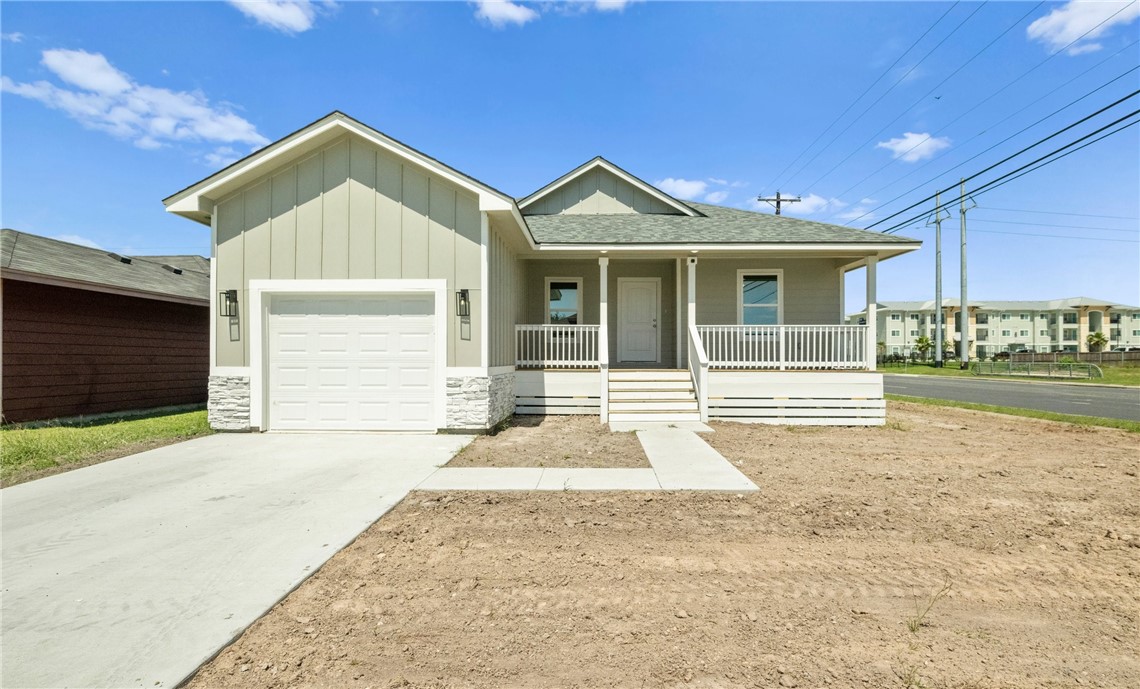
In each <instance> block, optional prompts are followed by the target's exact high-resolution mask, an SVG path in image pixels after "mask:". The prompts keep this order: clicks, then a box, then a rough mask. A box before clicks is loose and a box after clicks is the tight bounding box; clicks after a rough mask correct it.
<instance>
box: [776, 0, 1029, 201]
mask: <svg viewBox="0 0 1140 689" xmlns="http://www.w3.org/2000/svg"><path fill="white" fill-rule="evenodd" d="M1044 4H1045V2H1044V0H1042V2H1039V3H1037V4H1036V5H1034V6H1033V8H1032V9H1030V10H1029V11H1028V12H1026V13H1025V14H1024V15H1022V16H1021V18H1020V19H1018V20H1017V21H1016V22H1014V23H1013V24H1010V25H1009V26H1008V27H1007V28H1006V30H1005V31H1002V32H1001V33H1000V34H998V36H997V37H996V38H994V39H993V40H992V41H990V42H989V43H987V44H986V45H985V46H984V47H983V48H982V49H981V50H979V51H978V52H976V53H974V55H973V56H972V57H971V58H970V59H969V60H966V61H965V62H963V63H962V64H961V65H960V66H959V67H958V69H955V70H954V71H953V72H951V73H950V74H949V75H948V76H947V77H946V78H945V79H943V80H942V81H940V82H938V83H937V84H935V85H934V88H932V89H930V90H929V91H927V92H926V93H925V94H923V95H922V96H920V97H919V99H918V100H916V101H915V102H913V103H911V104H910V105H909V106H907V108H906V109H905V110H903V111H902V112H900V113H899V114H898V116H897V117H895V119H893V120H891V121H890V122H888V123H886V124H885V125H883V127H882V128H881V129H879V131H877V132H875V133H874V134H872V135H871V136H869V137H868V138H867V139H866V140H865V141H863V143H861V144H859V145H858V146H856V147H855V148H853V149H852V150H851V152H850V153H848V154H847V156H846V157H845V158H843V160H841V161H839V162H838V163H836V164H835V165H833V166H832V167H831V169H830V170H828V171H827V172H825V173H823V174H822V175H820V176H819V177H817V178H816V179H815V181H814V182H812V183H811V184H808V185H807V188H808V189H811V188H812V187H814V186H815V185H817V184H819V183H820V182H822V181H823V180H824V179H825V178H826V177H827V176H828V175H830V174H831V173H832V172H835V171H836V170H837V169H839V166H841V165H843V164H844V163H846V162H847V161H848V160H850V159H851V157H852V156H854V155H855V154H856V153H858V152H859V151H861V150H863V147H864V146H866V145H867V144H868V143H870V142H872V141H874V140H875V139H876V138H878V137H879V135H880V134H882V133H883V132H885V131H886V130H887V129H888V128H889V127H890V126H891V125H893V124H894V123H895V122H898V121H899V120H901V119H902V118H903V115H906V114H907V113H908V112H910V111H911V110H913V109H914V108H915V106H917V105H918V104H919V103H922V102H923V101H924V100H926V99H927V98H928V97H929V96H930V95H931V94H932V93H934V92H935V91H937V90H938V89H940V88H941V87H942V86H943V85H944V84H945V83H946V82H948V81H950V80H951V79H953V78H954V77H955V76H956V75H957V74H958V72H961V71H962V70H963V69H965V68H966V67H967V66H968V65H969V64H970V63H971V62H973V61H974V60H976V59H977V58H978V57H980V56H981V54H982V53H984V52H986V51H987V50H989V49H990V47H991V46H993V44H994V43H997V42H998V41H999V40H1001V39H1002V38H1004V37H1005V35H1006V34H1007V33H1009V32H1010V31H1012V30H1013V28H1014V27H1015V26H1017V25H1018V24H1020V23H1021V22H1022V21H1024V20H1025V18H1026V17H1028V16H1029V15H1030V14H1032V13H1034V12H1036V11H1037V8H1039V7H1041V5H1044ZM789 181H791V180H789Z"/></svg>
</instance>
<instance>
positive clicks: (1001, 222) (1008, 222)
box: [974, 218, 1140, 234]
mask: <svg viewBox="0 0 1140 689" xmlns="http://www.w3.org/2000/svg"><path fill="white" fill-rule="evenodd" d="M974 220H975V221H976V222H992V223H997V224H998V225H1031V226H1033V227H1063V228H1065V229H1068V230H1100V231H1103V232H1131V233H1133V234H1136V233H1137V232H1140V229H1130V230H1122V229H1120V228H1119V227H1089V226H1088V225H1054V224H1051V223H1043V222H1014V221H1012V220H990V219H989V218H974Z"/></svg>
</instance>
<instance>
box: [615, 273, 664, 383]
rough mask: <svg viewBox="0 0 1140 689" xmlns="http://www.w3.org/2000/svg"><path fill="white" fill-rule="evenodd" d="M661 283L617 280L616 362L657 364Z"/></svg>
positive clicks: (636, 279) (637, 279)
mask: <svg viewBox="0 0 1140 689" xmlns="http://www.w3.org/2000/svg"><path fill="white" fill-rule="evenodd" d="M660 317H661V280H660V279H658V278H618V325H617V331H618V361H619V362H623V361H631V362H636V361H643V362H647V363H648V362H654V363H656V362H658V361H660V359H661V357H660V346H661V341H660V337H659V334H660V329H659V328H658V327H657V326H658V321H659V320H660Z"/></svg>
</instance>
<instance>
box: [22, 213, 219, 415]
mask: <svg viewBox="0 0 1140 689" xmlns="http://www.w3.org/2000/svg"><path fill="white" fill-rule="evenodd" d="M0 250H2V251H0V278H2V280H0V290H2V292H3V319H2V327H3V337H2V340H3V376H2V378H3V395H2V399H3V402H2V404H0V407H2V409H0V411H2V413H3V419H4V422H5V423H15V422H24V421H36V420H43V419H56V418H61V417H73V416H87V415H95V414H105V413H111V412H122V411H135V410H144V409H152V408H157V407H171V406H181V405H190V404H202V403H204V402H205V401H206V387H207V382H208V380H207V379H208V376H209V363H208V362H209V340H208V338H209V333H210V328H209V322H210V321H209V318H210V316H209V302H210V299H209V285H210V278H209V263H208V262H207V261H206V259H204V258H203V257H201V256H150V257H147V256H134V257H127V256H120V255H118V254H114V253H110V252H107V251H104V250H102V249H92V248H89V247H85V246H79V245H76V244H71V243H68V242H63V241H59V240H56V239H48V238H47V237H40V236H37V235H34V234H28V233H27V232H17V231H15V230H9V229H5V230H2V231H0Z"/></svg>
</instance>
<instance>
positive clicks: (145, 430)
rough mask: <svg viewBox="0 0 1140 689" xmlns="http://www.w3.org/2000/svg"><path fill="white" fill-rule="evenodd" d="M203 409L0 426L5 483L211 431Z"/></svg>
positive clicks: (0, 474)
mask: <svg viewBox="0 0 1140 689" xmlns="http://www.w3.org/2000/svg"><path fill="white" fill-rule="evenodd" d="M210 432H211V430H210V426H209V424H208V423H207V422H206V412H205V411H193V412H185V413H181V414H167V415H164V416H151V417H146V418H135V419H121V420H114V421H105V422H98V423H90V424H84V425H69V426H42V427H39V428H22V427H19V426H11V427H7V428H3V429H0V480H2V481H3V484H4V485H5V486H10V485H13V484H16V483H21V482H23V481H27V480H30V479H33V478H39V477H40V476H46V475H48V474H54V473H59V472H61V471H67V470H68V469H75V468H78V467H81V466H86V465H88V464H94V463H96V462H101V461H106V460H108V459H114V458H116V457H122V456H124V455H128V454H132V453H134V452H140V451H142V450H147V449H151V448H154V447H158V446H159V445H167V444H170V443H173V442H178V441H179V440H185V439H187V438H193V437H194V436H199V435H205V434H207V433H210Z"/></svg>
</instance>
